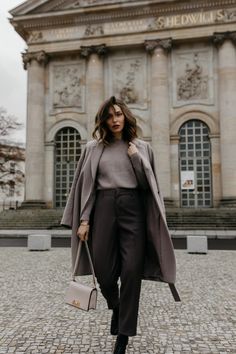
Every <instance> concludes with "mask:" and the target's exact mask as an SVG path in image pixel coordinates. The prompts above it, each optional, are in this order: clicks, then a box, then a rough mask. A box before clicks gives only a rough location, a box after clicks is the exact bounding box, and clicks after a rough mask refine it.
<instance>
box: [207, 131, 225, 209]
mask: <svg viewBox="0 0 236 354" xmlns="http://www.w3.org/2000/svg"><path fill="white" fill-rule="evenodd" d="M209 139H210V143H211V158H212V194H213V207H215V208H217V207H219V205H220V201H221V198H222V191H221V168H220V166H221V164H220V160H221V157H220V135H219V134H209Z"/></svg>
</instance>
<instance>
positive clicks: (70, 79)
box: [53, 65, 82, 108]
mask: <svg viewBox="0 0 236 354" xmlns="http://www.w3.org/2000/svg"><path fill="white" fill-rule="evenodd" d="M53 88H54V92H53V108H58V107H82V78H81V73H80V72H79V68H78V67H77V66H74V65H73V66H72V65H71V66H69V67H68V66H67V65H63V66H62V65H61V66H57V67H55V68H54V82H53Z"/></svg>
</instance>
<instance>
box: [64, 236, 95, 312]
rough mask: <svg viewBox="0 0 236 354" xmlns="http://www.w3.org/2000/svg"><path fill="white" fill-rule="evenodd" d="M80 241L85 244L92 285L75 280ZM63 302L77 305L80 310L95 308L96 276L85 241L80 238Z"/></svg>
mask: <svg viewBox="0 0 236 354" xmlns="http://www.w3.org/2000/svg"><path fill="white" fill-rule="evenodd" d="M82 243H84V244H85V247H86V250H87V254H88V259H89V264H90V267H91V270H92V275H93V285H94V286H93V287H91V286H88V285H85V284H81V283H78V282H77V281H76V280H75V271H76V269H77V266H78V264H79V258H80V253H81V248H82ZM65 302H66V303H67V304H69V305H71V306H74V307H77V308H79V309H81V310H86V311H88V310H90V309H96V305H97V284H96V277H95V273H94V268H93V263H92V259H91V256H90V252H89V248H88V244H87V241H81V240H80V242H79V246H78V252H77V256H76V261H75V267H74V270H73V274H72V281H71V282H70V284H69V288H68V289H67V292H66V296H65Z"/></svg>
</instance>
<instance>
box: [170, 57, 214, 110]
mask: <svg viewBox="0 0 236 354" xmlns="http://www.w3.org/2000/svg"><path fill="white" fill-rule="evenodd" d="M172 65H173V68H174V70H173V71H174V73H173V75H174V80H173V83H174V87H173V98H174V105H177V106H178V105H182V104H189V103H205V104H212V100H213V87H212V78H213V74H212V65H213V63H212V55H211V51H210V50H194V51H192V52H184V51H182V52H178V53H175V55H174V59H173V60H172Z"/></svg>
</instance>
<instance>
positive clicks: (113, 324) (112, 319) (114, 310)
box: [110, 305, 119, 336]
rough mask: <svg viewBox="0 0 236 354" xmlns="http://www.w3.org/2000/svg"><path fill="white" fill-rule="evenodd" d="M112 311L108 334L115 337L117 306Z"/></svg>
mask: <svg viewBox="0 0 236 354" xmlns="http://www.w3.org/2000/svg"><path fill="white" fill-rule="evenodd" d="M112 311H113V313H112V316H111V329H110V332H111V334H112V335H113V336H116V335H117V334H118V329H119V305H117V306H116V307H115V308H114V309H113V310H112Z"/></svg>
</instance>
